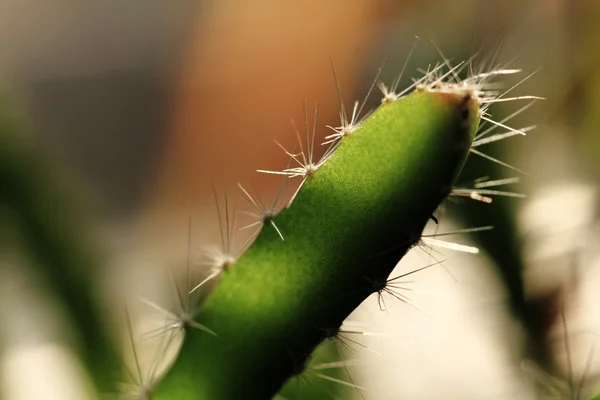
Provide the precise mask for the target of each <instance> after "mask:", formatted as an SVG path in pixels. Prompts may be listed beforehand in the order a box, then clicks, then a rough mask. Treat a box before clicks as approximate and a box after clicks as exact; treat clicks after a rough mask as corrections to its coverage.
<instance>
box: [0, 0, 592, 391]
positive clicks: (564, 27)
mask: <svg viewBox="0 0 600 400" xmlns="http://www.w3.org/2000/svg"><path fill="white" fill-rule="evenodd" d="M415 36H418V37H419V38H420V40H419V41H418V43H417V47H416V49H415V51H414V53H413V55H412V57H411V58H410V60H409V63H408V66H407V70H406V71H407V72H406V74H405V76H404V78H403V81H402V85H408V84H409V83H410V82H411V81H410V78H411V77H418V76H420V74H421V73H420V72H418V71H417V68H427V66H428V65H431V64H435V63H436V62H438V61H440V54H439V53H438V52H437V50H436V48H435V46H433V45H432V44H431V42H430V40H433V41H434V42H435V44H436V45H437V46H438V47H439V48H440V49H442V51H443V52H444V54H445V55H446V56H447V57H449V58H451V59H452V60H453V61H455V62H456V61H460V60H464V59H467V58H468V57H470V56H471V55H473V54H474V53H476V52H477V51H479V50H480V49H481V51H482V52H483V53H485V54H493V53H494V52H495V51H496V50H498V52H499V55H498V64H499V65H503V64H505V63H509V62H511V61H512V64H511V66H515V67H517V68H522V69H523V71H524V72H523V74H522V75H521V76H520V77H515V78H510V79H507V83H506V85H507V86H508V87H510V85H511V82H512V83H516V82H517V81H518V80H519V79H520V78H522V77H525V76H527V75H528V74H530V73H531V72H534V71H536V70H538V69H539V71H538V72H537V73H536V74H535V75H533V76H532V77H531V78H529V79H528V80H527V81H525V82H524V83H522V84H521V85H520V86H519V87H518V88H517V89H516V90H515V93H517V92H518V94H531V95H537V96H543V97H546V100H545V101H539V102H536V104H535V105H533V106H532V107H531V108H530V109H528V110H527V111H525V112H523V113H522V115H519V117H518V118H515V119H513V120H512V126H515V127H524V126H529V125H537V128H536V129H535V130H534V131H532V132H531V133H530V134H528V136H527V137H526V138H521V137H517V138H512V139H509V140H507V141H505V142H501V143H498V144H494V145H490V152H491V153H490V154H493V155H494V156H495V157H499V158H501V159H502V160H503V161H506V162H508V163H510V164H512V165H516V166H518V168H520V169H523V170H525V171H527V172H528V173H529V175H524V174H519V173H516V172H515V171H512V170H510V169H508V168H504V167H502V166H499V165H495V164H493V163H491V162H489V161H482V160H476V161H473V162H469V164H468V165H467V169H466V171H465V176H464V179H465V182H468V181H469V180H472V179H475V178H478V177H482V176H492V177H493V178H504V177H512V176H519V177H520V178H521V181H520V183H519V184H518V185H515V186H514V187H511V190H514V191H518V192H519V193H524V194H526V196H527V197H526V198H525V199H497V201H496V200H495V201H494V203H493V204H491V205H482V204H474V202H471V201H458V202H449V203H448V204H445V205H444V206H443V208H442V210H443V212H441V213H440V216H441V218H440V219H441V222H440V226H439V227H436V226H432V227H431V229H432V230H435V229H439V230H446V231H450V230H455V229H460V228H469V227H475V226H485V225H495V226H496V229H495V230H494V231H490V232H478V233H474V234H472V235H470V236H463V237H458V238H457V239H456V240H457V241H458V242H460V243H463V244H470V245H473V246H474V245H477V246H479V247H480V248H481V254H479V255H465V254H460V253H456V252H445V251H439V250H435V252H431V251H424V250H423V249H421V250H419V249H417V250H416V251H413V252H412V253H411V254H410V255H409V256H408V257H407V258H406V259H404V260H403V261H402V262H401V263H400V264H399V266H398V269H397V274H401V273H403V272H406V271H410V270H412V269H415V268H419V267H422V266H423V265H427V264H428V263H431V262H435V261H432V260H434V259H446V260H447V261H446V262H445V263H444V267H443V268H442V267H434V268H429V269H427V270H424V271H422V272H420V273H419V274H415V276H414V280H415V282H414V283H412V284H411V286H410V287H411V289H412V290H413V291H412V292H411V299H412V304H413V305H414V307H411V306H407V305H406V304H402V303H401V302H398V301H393V299H392V298H389V299H387V300H386V304H387V305H388V307H386V310H385V311H384V312H382V311H381V310H380V307H379V304H378V299H377V298H376V297H375V296H374V297H373V298H371V299H369V300H368V301H367V302H366V303H365V304H364V305H363V306H361V308H359V309H358V310H357V311H356V313H355V314H354V315H353V316H351V318H350V320H351V322H352V323H353V324H355V325H356V326H360V327H361V329H362V330H364V332H370V333H373V334H374V335H372V336H366V335H357V336H358V337H357V338H356V340H358V341H360V342H361V343H363V344H364V345H366V346H368V349H365V348H363V347H362V346H360V345H352V346H350V347H352V349H351V350H349V349H347V348H345V347H344V349H343V353H344V355H345V356H346V357H348V358H351V359H359V360H360V362H359V363H358V365H357V366H353V367H351V368H348V370H349V371H344V373H346V374H347V373H350V375H351V380H352V382H355V384H357V385H360V386H364V387H366V388H367V389H368V390H367V391H363V392H362V393H361V392H359V391H357V390H355V389H352V390H348V391H347V392H344V394H332V392H331V390H337V389H331V390H329V389H328V390H323V391H322V393H321V394H320V395H319V394H311V396H313V397H314V396H318V397H314V398H323V399H328V398H364V399H369V400H371V399H372V400H378V399H417V400H418V399H439V398H445V399H507V398H511V399H537V398H570V399H575V398H590V397H591V396H592V395H594V394H596V393H600V386H598V384H600V377H599V376H598V373H600V356H599V357H596V358H598V362H595V361H594V360H595V359H594V357H593V355H594V345H595V342H596V339H597V336H598V335H599V334H600V316H599V315H598V312H597V308H596V304H598V301H600V298H599V296H598V294H597V293H598V291H599V290H598V289H600V280H599V279H600V276H599V273H600V258H599V257H600V252H599V251H598V246H597V245H596V243H598V240H599V239H600V236H599V227H600V224H599V217H600V214H599V213H598V211H599V210H600V202H599V200H600V199H599V197H598V187H599V185H600V164H599V162H598V157H600V135H599V133H598V129H599V127H600V117H599V114H598V111H597V110H598V109H600V94H599V93H600V69H599V68H598V61H600V52H598V50H597V49H598V45H597V42H598V40H599V39H600V3H598V2H596V1H593V0H531V1H512V0H506V1H504V0H503V1H499V0H458V1H453V2H442V1H433V0H425V1H417V0H407V1H393V0H328V1H314V0H306V1H303V2H287V1H275V0H255V1H252V2H250V1H244V0H220V1H214V0H175V1H171V2H161V1H155V0H147V1H145V2H143V4H141V3H135V4H134V3H131V2H122V1H114V0H105V1H102V2H99V1H88V2H80V3H75V2H71V1H64V0H51V1H46V2H43V3H40V2H35V1H32V0H3V1H2V2H1V3H0V85H1V86H2V87H3V89H6V91H8V92H10V93H11V97H12V100H13V101H14V102H15V103H17V104H18V105H19V108H20V110H21V111H22V113H23V114H24V115H27V120H28V124H29V125H28V127H29V130H30V132H31V133H32V138H33V141H34V142H35V145H36V148H37V149H38V151H39V152H40V154H43V155H44V157H47V158H48V159H49V160H51V164H52V166H53V167H54V168H55V169H56V171H59V172H57V173H59V174H60V175H61V177H63V178H64V179H65V180H66V181H68V182H69V187H70V188H71V190H72V191H73V192H74V193H73V194H74V196H76V198H77V199H78V201H79V202H80V203H81V208H82V209H84V210H85V211H84V212H85V214H86V216H87V217H89V219H90V220H92V221H93V223H92V225H93V229H94V231H95V232H96V234H97V235H98V237H99V238H100V239H98V240H100V241H101V242H102V247H103V249H105V251H106V253H107V254H108V257H106V260H105V261H104V262H103V263H102V265H101V266H99V267H98V268H99V270H98V271H96V272H95V276H96V277H97V279H96V280H95V281H94V290H97V291H98V293H100V294H101V298H102V301H103V304H104V308H105V309H106V311H107V315H108V316H109V317H108V321H107V324H109V325H110V326H113V327H114V329H115V331H118V332H121V333H122V337H123V346H122V347H123V354H125V357H130V356H129V355H128V354H129V353H130V350H129V348H130V347H131V343H130V342H129V339H128V338H129V335H128V333H127V329H128V327H127V324H125V323H124V318H123V309H124V305H125V304H127V305H128V312H129V313H130V315H131V319H132V320H133V330H134V332H135V335H134V336H135V337H142V333H143V332H145V331H148V330H149V329H151V327H152V326H153V324H156V323H157V321H159V320H160V319H161V318H164V316H162V315H161V314H160V313H157V312H155V311H156V310H153V309H152V308H150V307H147V306H146V305H144V304H143V303H141V302H139V301H138V299H139V298H140V297H143V298H149V299H152V300H153V301H155V302H157V303H159V304H169V302H170V301H171V300H172V296H173V288H172V285H170V283H169V280H168V279H165V271H166V270H167V269H175V270H177V271H179V273H183V271H184V270H185V265H186V257H187V246H188V221H190V220H191V227H192V228H191V230H192V234H191V243H192V249H193V250H194V252H193V257H192V258H193V259H194V260H195V259H196V258H198V254H199V250H201V249H202V248H203V246H204V245H210V244H218V238H219V224H218V219H217V215H216V211H215V210H216V207H215V200H214V193H213V186H214V187H215V188H216V191H217V193H218V194H219V196H223V195H224V194H225V193H228V196H229V199H230V206H231V207H232V208H237V209H241V208H243V207H246V205H245V203H244V201H243V199H242V198H241V197H240V196H239V195H238V194H236V186H235V185H236V183H238V182H240V183H242V184H243V185H244V186H250V185H254V186H255V187H256V189H257V192H258V194H259V196H263V197H264V198H266V199H268V198H269V196H271V195H273V194H274V193H276V191H277V187H278V186H279V183H280V181H279V180H278V179H276V178H273V177H272V176H265V175H261V174H258V173H256V170H257V169H278V168H281V167H282V166H284V165H285V164H286V162H287V160H286V156H285V154H284V153H283V152H282V151H281V149H279V148H278V147H277V146H276V145H275V144H274V143H273V140H274V139H276V140H278V141H280V142H281V143H282V144H284V145H286V146H288V148H292V147H293V144H294V141H295V137H294V135H293V130H292V127H291V124H290V118H292V119H294V120H296V121H302V118H303V111H302V105H303V101H304V100H306V101H307V103H308V104H309V106H310V107H312V105H314V104H315V103H316V102H318V103H319V107H320V120H319V127H320V131H319V132H318V135H319V137H323V136H325V135H326V134H327V129H326V128H325V126H326V125H332V126H337V125H338V124H339V115H338V111H339V99H338V94H337V91H336V86H335V80H334V77H333V74H332V69H331V59H333V60H334V62H335V65H336V75H337V79H338V80H339V85H340V87H341V88H342V92H343V98H344V101H345V103H346V105H351V104H352V103H353V102H354V101H355V100H359V99H361V100H362V99H363V97H364V96H365V94H366V92H367V90H368V88H369V86H370V85H371V82H372V80H373V78H374V77H375V75H376V73H377V70H378V68H379V67H380V66H381V64H382V62H383V61H384V60H386V65H385V68H384V70H383V72H382V75H381V79H382V80H384V81H386V82H390V81H391V80H393V78H394V76H395V74H397V73H398V71H399V70H400V69H401V68H402V65H403V64H404V62H405V61H406V59H407V56H408V54H409V52H410V51H411V48H413V45H414V43H415ZM378 96H379V95H378V94H375V95H374V96H373V99H371V100H370V102H369V103H368V105H369V107H374V106H376V104H377V102H378V101H379V100H378V98H377V97H378ZM521 105H523V104H517V105H515V104H510V103H509V104H507V105H505V106H504V105H503V106H502V107H500V106H498V107H495V108H494V110H493V111H494V113H495V115H498V116H503V115H509V114H510V113H512V112H514V111H515V110H517V109H518V108H519V107H520V106H521ZM4 234H5V233H3V235H4ZM244 235H245V233H244V232H239V235H238V233H236V237H235V241H236V243H238V244H240V245H241V244H242V243H243V242H244V237H245V236H244ZM2 237H6V235H5V236H2ZM12 244H13V241H12V240H7V241H5V243H4V245H3V246H1V247H0V249H2V253H1V254H0V263H1V264H2V268H0V275H1V276H0V279H1V282H0V289H1V292H0V310H1V311H0V316H1V317H2V322H1V324H0V332H1V333H0V366H1V369H0V393H2V395H0V397H1V398H4V399H7V400H17V399H84V398H90V397H91V393H90V385H89V383H88V381H89V379H88V378H86V377H85V374H84V373H83V370H82V368H81V365H80V363H79V362H78V360H77V357H76V354H74V353H73V352H72V351H71V350H69V346H68V344H69V341H70V340H71V336H70V335H71V333H70V332H69V329H68V328H66V326H68V324H67V323H65V321H64V316H63V315H62V313H61V309H60V306H58V304H57V303H55V302H53V301H52V296H51V294H49V293H48V291H47V290H45V289H44V283H43V281H40V280H39V279H36V268H35V267H32V266H31V265H29V263H28V261H26V257H24V256H23V255H22V254H19V251H18V250H15V249H16V248H17V247H18V246H17V247H13V246H12ZM82 268H85V267H84V266H82ZM353 339H355V338H354V337H353ZM151 342H152V341H149V340H141V339H140V340H139V342H138V343H137V344H136V345H137V347H138V349H139V352H140V354H142V356H141V359H142V364H143V365H144V368H150V369H153V366H152V365H153V364H154V363H156V359H157V358H156V353H157V351H158V350H157V348H156V345H155V344H152V343H151ZM175 345H176V344H175ZM163 358H165V359H168V356H166V355H165V356H164V357H163ZM536 365H537V366H536ZM582 377H585V379H584V380H583V381H582V380H581V379H582ZM347 379H349V378H347ZM312 381H317V383H316V384H318V379H309V380H308V382H309V383H308V384H309V385H310V384H311V383H310V382H312ZM302 385H304V383H302ZM297 386H301V385H294V387H290V388H288V390H289V391H290V392H291V394H282V397H283V398H291V399H295V398H313V397H306V395H305V396H304V397H302V395H299V394H298V393H294V391H295V390H298V388H297ZM317 392H318V391H317ZM557 393H558V394H557ZM335 396H338V397H335ZM551 396H554V397H551ZM577 396H581V397H577Z"/></svg>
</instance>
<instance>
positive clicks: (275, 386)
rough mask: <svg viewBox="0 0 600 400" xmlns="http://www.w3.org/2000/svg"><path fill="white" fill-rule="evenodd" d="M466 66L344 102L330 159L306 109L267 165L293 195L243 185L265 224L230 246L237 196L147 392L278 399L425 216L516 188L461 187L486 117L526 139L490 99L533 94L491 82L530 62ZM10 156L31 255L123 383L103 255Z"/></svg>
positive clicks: (34, 168)
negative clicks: (206, 288) (493, 114)
mask: <svg viewBox="0 0 600 400" xmlns="http://www.w3.org/2000/svg"><path fill="white" fill-rule="evenodd" d="M467 66H469V67H470V66H471V64H470V63H462V64H459V65H458V66H456V67H452V66H450V64H449V63H448V62H447V61H446V62H445V63H442V64H440V65H438V66H436V67H435V68H433V69H432V70H431V71H429V72H427V73H426V74H425V76H424V77H422V78H421V79H419V80H418V81H417V82H416V83H415V84H414V85H413V86H412V87H410V88H408V89H407V90H405V91H402V92H398V90H397V87H398V82H399V78H398V79H397V80H396V81H395V82H394V84H393V85H392V86H391V88H387V87H386V86H383V85H381V89H382V92H383V99H382V102H381V103H382V104H381V105H380V106H379V107H378V108H377V109H376V110H375V111H373V112H372V113H370V114H368V115H367V116H362V115H361V114H362V110H363V107H364V104H365V103H364V102H363V103H362V105H359V103H358V102H357V103H356V104H355V105H354V108H353V111H352V114H351V115H350V116H349V115H348V114H347V113H346V110H345V107H344V104H343V102H341V112H340V116H341V125H340V126H339V127H336V128H334V129H333V131H334V133H333V134H332V135H331V136H329V137H328V138H327V140H326V142H325V144H327V145H328V146H329V147H328V148H327V150H326V151H325V153H324V154H323V155H322V156H321V157H317V151H316V150H315V134H316V127H317V124H318V118H317V117H318V115H317V114H318V108H315V112H314V117H313V120H312V122H311V121H310V118H309V115H308V114H309V112H308V108H307V106H306V104H305V108H304V110H305V121H304V133H303V135H300V134H299V133H298V144H297V147H296V148H295V149H294V150H292V151H288V150H285V149H284V151H285V152H286V154H287V155H288V156H289V157H290V158H291V160H290V162H291V164H294V165H291V164H290V165H288V167H287V168H286V169H284V170H281V171H262V172H266V173H270V174H275V175H283V176H284V177H285V179H286V180H293V179H299V180H301V184H300V185H299V188H298V190H297V192H296V193H295V195H294V197H293V199H292V201H291V202H290V203H289V204H287V206H286V207H285V209H284V210H283V211H281V212H279V213H276V212H275V211H276V210H274V209H265V208H263V207H262V206H261V205H260V203H259V202H258V201H257V200H254V199H253V198H252V197H251V196H250V195H249V193H248V192H246V191H244V194H245V195H247V196H248V197H249V199H250V201H251V202H252V204H253V205H254V206H255V208H256V209H257V212H258V213H259V214H260V221H259V222H260V224H257V225H256V226H257V227H261V226H262V229H261V230H260V233H258V231H259V229H256V231H257V235H256V237H255V240H254V243H252V245H251V246H250V247H249V248H248V250H247V251H246V252H245V253H244V254H243V255H238V254H233V253H232V251H231V235H232V234H233V227H232V226H231V224H230V223H229V222H230V221H229V218H230V213H229V209H228V207H227V205H226V207H225V212H224V214H225V219H226V224H225V228H224V230H225V231H226V232H225V233H224V234H223V249H221V251H218V252H215V253H213V254H212V259H211V265H210V267H211V270H210V271H209V273H208V275H207V278H206V279H204V280H202V281H201V282H200V284H198V285H189V284H190V282H186V284H187V285H188V286H186V287H184V290H180V292H179V297H180V302H181V304H180V305H181V310H180V312H178V313H169V314H170V320H169V321H168V324H167V325H165V327H164V329H162V330H160V331H159V333H160V334H164V335H165V336H169V337H171V338H172V336H173V335H174V334H176V333H178V332H180V331H185V337H184V339H183V345H182V347H181V350H180V351H179V355H178V357H177V358H176V360H175V362H174V364H173V365H172V367H171V368H170V370H169V371H168V372H167V373H166V375H165V376H164V377H163V378H161V379H160V380H156V381H155V380H153V379H151V380H150V381H147V380H146V381H142V382H138V383H139V385H138V387H137V389H136V393H135V396H136V398H150V397H152V398H153V399H181V400H184V399H239V398H245V399H268V398H271V397H272V396H274V395H275V394H276V393H277V392H278V391H279V389H280V388H281V387H282V385H283V384H284V383H285V382H286V380H288V379H289V378H290V377H293V376H297V375H299V374H301V373H302V372H303V371H304V370H305V368H306V367H307V364H308V362H309V360H310V357H311V354H312V353H313V351H314V350H315V348H316V347H317V346H318V345H319V344H320V343H321V342H323V341H324V340H325V339H328V338H332V337H335V336H336V335H337V334H338V333H339V329H340V326H341V324H342V322H343V321H344V319H345V318H346V317H347V316H348V315H349V314H350V312H352V311H353V310H354V309H355V308H356V307H358V306H359V305H360V303H361V302H362V301H364V300H365V299H366V298H367V297H368V296H369V295H371V294H372V293H381V292H382V291H384V290H386V289H387V286H388V285H390V282H389V281H388V277H389V274H390V273H391V271H392V270H393V268H394V267H395V266H396V264H397V263H398V261H399V260H400V259H401V258H402V256H403V255H404V254H406V252H407V251H408V250H409V249H410V248H412V247H413V246H415V245H416V244H418V243H419V242H420V241H421V234H422V231H423V228H424V226H425V224H426V223H427V221H428V220H429V219H430V218H432V214H433V212H434V211H435V210H436V208H437V207H438V206H439V205H440V203H441V202H442V201H443V200H444V199H445V198H446V197H447V196H448V195H451V194H454V195H459V196H468V197H471V198H473V199H475V200H481V201H485V202H487V201H488V200H489V197H488V196H491V195H501V194H505V193H503V192H499V191H496V190H494V189H493V186H494V185H499V184H502V183H504V182H502V181H492V182H490V183H489V184H488V185H485V186H480V187H474V188H461V189H456V190H454V189H453V186H454V183H455V181H456V178H457V177H458V175H459V173H460V171H461V169H462V167H463V164H464V162H465V160H466V157H467V155H468V154H469V152H470V151H471V150H472V149H471V146H472V144H473V140H474V138H477V139H478V140H483V139H484V138H483V137H482V136H476V131H477V129H478V126H479V122H480V120H485V121H486V122H487V123H490V124H493V125H494V126H496V127H500V128H503V129H506V132H504V133H500V134H494V135H491V136H488V138H487V140H489V141H494V140H500V139H503V138H507V137H510V136H513V135H520V134H524V132H523V131H519V130H516V129H513V128H510V127H508V126H506V125H504V124H503V123H499V122H495V121H493V120H492V119H490V118H489V116H487V115H486V111H487V107H488V105H489V104H492V103H494V102H497V101H506V100H520V99H524V98H532V97H531V96H523V97H518V98H506V97H504V94H500V95H499V94H497V93H495V92H493V91H491V90H489V88H488V86H487V85H488V82H489V81H490V80H491V79H493V78H494V77H496V76H498V75H506V74H512V73H516V72H519V71H518V70H512V69H497V70H488V71H484V72H481V73H473V72H472V73H471V75H470V76H469V77H467V78H466V79H460V78H459V76H458V73H459V72H460V70H461V68H465V67H467ZM444 67H447V70H443V68H444ZM442 71H444V72H442ZM373 86H374V85H373ZM373 86H372V87H371V89H373ZM413 88H414V89H415V90H414V91H413V92H412V93H410V94H406V93H407V92H408V91H409V90H411V89H413ZM370 92H371V91H369V93H370ZM367 97H368V96H367ZM340 98H341V96H340ZM488 134H489V133H485V134H483V135H484V136H485V135H488ZM301 136H304V137H303V138H302V137H301ZM0 138H2V140H3V141H4V140H5V141H6V143H11V141H13V140H14V139H15V136H13V131H12V128H6V129H4V128H3V131H2V134H1V136H0ZM2 151H4V152H6V157H3V159H4V160H8V162H3V164H2V169H1V170H0V180H2V183H3V185H2V187H3V189H4V188H6V189H7V190H3V191H2V192H1V193H0V194H1V196H2V197H1V200H2V202H3V204H4V205H6V206H7V207H9V208H11V209H13V210H15V214H16V215H18V217H17V218H18V220H19V221H22V222H23V223H24V225H25V228H24V229H22V230H23V232H28V233H29V234H30V237H29V240H28V243H30V251H31V253H32V254H34V255H35V256H37V258H38V260H39V264H40V265H41V266H43V267H45V268H46V272H47V275H48V280H49V281H50V282H52V280H53V279H54V281H55V282H54V283H56V284H58V283H60V285H56V287H54V290H55V292H56V293H57V294H58V295H59V297H60V298H61V299H63V300H64V302H65V304H66V306H67V308H71V309H72V316H73V317H72V319H73V322H74V323H73V325H74V326H75V327H77V328H78V330H79V332H80V333H81V337H82V338H84V340H85V341H88V342H86V343H84V344H83V345H82V349H83V350H82V351H81V354H82V355H83V359H84V360H86V362H87V364H88V365H89V367H90V371H91V372H92V375H93V376H95V377H96V378H97V379H96V381H97V386H98V389H99V390H103V391H105V390H112V387H111V386H112V385H111V384H110V383H108V384H107V383H106V382H105V379H100V378H99V377H101V376H105V374H106V371H108V370H110V369H111V368H112V367H114V366H115V365H117V363H116V362H115V357H113V356H112V355H111V351H110V349H111V347H112V346H111V344H110V341H109V340H107V339H106V338H105V337H104V335H101V337H98V335H100V333H102V332H104V331H105V327H103V326H102V324H101V323H100V322H98V320H97V318H96V317H97V316H98V315H99V312H98V311H97V310H95V305H94V304H95V303H94V302H93V301H92V297H93V296H91V295H90V293H89V292H88V291H87V290H86V285H85V283H86V282H89V281H90V279H91V278H90V277H86V276H83V277H82V276H80V275H79V274H80V272H78V271H77V269H76V268H72V267H73V265H74V264H85V263H88V262H96V260H97V257H95V256H89V255H87V254H88V253H87V251H86V250H85V249H86V246H85V245H82V244H81V243H79V241H78V240H79V239H80V237H79V236H78V235H77V234H75V233H73V232H72V231H71V228H70V227H65V228H64V229H63V228H61V227H63V226H67V225H63V224H62V223H63V222H65V220H64V219H60V218H59V219H58V220H57V219H56V216H57V215H60V212H62V211H58V210H61V207H62V206H63V203H62V200H55V197H54V196H56V193H55V190H49V191H47V188H48V181H49V179H48V178H45V177H44V174H45V170H44V167H43V166H39V165H37V161H36V160H35V158H32V157H31V156H30V155H27V154H28V152H27V151H26V150H23V151H21V149H20V148H13V147H11V146H6V147H4V146H3V149H2ZM298 151H299V152H298ZM21 154H23V155H24V156H23V157H21ZM476 154H478V155H483V156H485V154H483V153H481V152H479V151H477V152H476ZM2 155H3V156H4V154H2ZM490 188H492V189H490ZM39 190H42V192H41V193H44V196H39V193H40V192H39ZM34 192H35V193H37V194H35V195H34V194H33V193H34ZM46 194H47V196H46ZM40 199H41V200H40ZM44 199H49V200H48V201H46V200H44ZM48 205H50V206H48ZM66 220H67V221H68V220H69V218H67V219H66ZM75 239H77V240H75ZM80 249H84V250H80ZM80 253H82V254H86V255H82V256H80V255H79V254H80ZM71 257H75V258H74V259H71ZM58 276H59V277H58ZM211 280H218V284H217V285H216V287H215V289H214V291H213V292H212V293H211V294H210V295H209V296H208V299H207V300H206V302H205V303H203V304H202V305H201V306H199V305H198V303H196V302H195V301H194V302H192V296H193V295H194V293H193V292H194V291H195V289H196V288H198V287H200V286H202V285H203V284H204V283H206V282H208V281H211ZM157 307H158V306H157ZM169 341H170V340H169ZM107 349H108V351H107ZM88 353H90V354H88ZM96 357H98V358H96ZM97 360H105V361H106V362H96V361H97Z"/></svg>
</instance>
